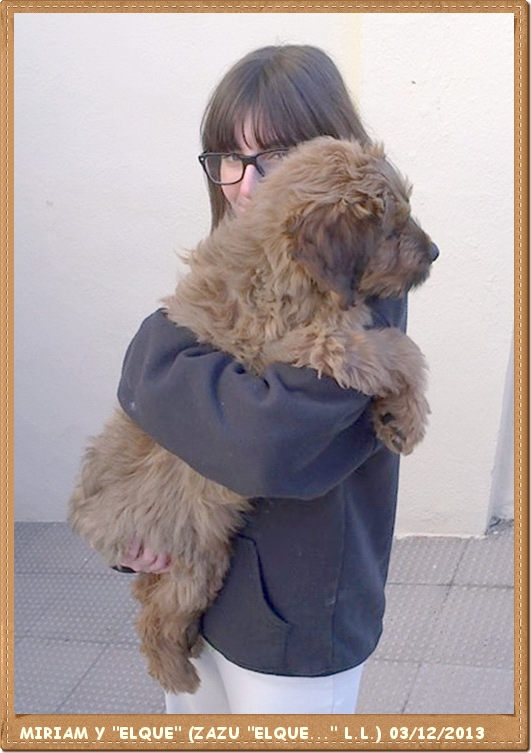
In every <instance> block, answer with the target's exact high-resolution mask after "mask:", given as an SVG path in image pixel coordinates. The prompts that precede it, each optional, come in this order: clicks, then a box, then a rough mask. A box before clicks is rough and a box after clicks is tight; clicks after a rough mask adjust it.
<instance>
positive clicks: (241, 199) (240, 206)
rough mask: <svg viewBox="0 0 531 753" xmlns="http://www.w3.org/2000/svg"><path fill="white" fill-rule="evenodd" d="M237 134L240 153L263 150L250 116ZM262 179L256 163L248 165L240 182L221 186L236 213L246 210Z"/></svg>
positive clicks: (245, 153) (245, 154)
mask: <svg viewBox="0 0 531 753" xmlns="http://www.w3.org/2000/svg"><path fill="white" fill-rule="evenodd" d="M235 136H236V143H237V145H238V152H239V154H242V155H243V156H245V157H248V156H251V155H253V154H256V153H257V152H261V151H263V147H260V146H259V145H258V144H257V143H256V139H255V137H254V133H253V129H252V125H251V118H250V117H247V118H246V119H245V120H244V123H243V127H242V128H241V130H240V132H239V133H238V132H237V133H236V134H235ZM260 180H261V175H260V174H259V173H258V171H257V169H256V167H255V166H254V165H247V167H246V168H245V173H244V176H243V178H242V180H241V181H240V182H239V183H234V184H232V185H227V186H221V190H222V191H223V195H224V196H225V198H226V200H227V201H228V203H229V205H230V207H231V209H232V211H233V212H234V214H236V215H237V214H241V213H242V212H244V211H245V209H246V207H247V205H248V203H249V201H250V199H251V196H252V195H253V193H254V191H255V189H256V187H257V185H258V183H259V181H260Z"/></svg>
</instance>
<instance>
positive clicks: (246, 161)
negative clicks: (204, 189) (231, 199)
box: [197, 147, 289, 186]
mask: <svg viewBox="0 0 531 753" xmlns="http://www.w3.org/2000/svg"><path fill="white" fill-rule="evenodd" d="M288 151H289V148H288V147H280V148H279V149H264V150H263V151H261V152H256V154H249V155H246V154H240V153H239V152H203V153H202V154H200V155H199V156H198V158H197V159H198V160H199V162H200V163H201V167H202V168H203V170H204V171H205V175H206V176H207V178H208V180H209V181H210V182H211V183H213V184H214V185H215V186H235V185H236V184H237V183H241V181H242V180H243V179H244V177H245V171H246V170H247V167H248V166H249V165H254V167H255V168H256V171H257V173H258V174H259V175H260V177H262V178H264V177H265V175H266V174H265V172H264V171H263V169H262V168H261V167H260V165H259V164H258V158H259V157H261V156H262V155H264V154H273V153H275V152H288ZM231 155H235V156H237V157H239V159H240V161H241V163H242V165H243V172H242V176H241V178H238V180H231V181H228V182H227V181H218V180H214V179H213V178H211V177H210V175H209V174H208V171H207V168H206V159H207V157H230V156H231Z"/></svg>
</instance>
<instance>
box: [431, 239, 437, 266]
mask: <svg viewBox="0 0 531 753" xmlns="http://www.w3.org/2000/svg"><path fill="white" fill-rule="evenodd" d="M429 253H430V263H431V264H433V262H434V261H435V260H436V259H437V257H438V256H439V249H438V248H437V246H436V245H435V243H431V244H430V252H429Z"/></svg>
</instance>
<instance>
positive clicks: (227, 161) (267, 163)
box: [204, 150, 286, 185]
mask: <svg viewBox="0 0 531 753" xmlns="http://www.w3.org/2000/svg"><path fill="white" fill-rule="evenodd" d="M285 154H286V151H285V150H283V151H271V152H263V153H262V154H258V155H255V156H254V158H253V159H251V160H250V161H249V159H245V160H244V161H242V158H241V157H240V155H238V154H207V155H205V160H204V165H205V170H206V172H207V175H208V177H209V178H210V180H212V181H213V182H214V183H218V184H221V185H227V184H230V183H239V182H240V180H242V178H243V176H244V173H245V167H246V165H248V164H250V163H254V164H255V166H256V167H257V168H258V170H259V172H260V173H261V174H263V175H267V174H268V173H269V172H271V170H272V169H274V168H275V167H276V166H277V165H278V164H279V163H280V162H281V160H282V157H284V156H285Z"/></svg>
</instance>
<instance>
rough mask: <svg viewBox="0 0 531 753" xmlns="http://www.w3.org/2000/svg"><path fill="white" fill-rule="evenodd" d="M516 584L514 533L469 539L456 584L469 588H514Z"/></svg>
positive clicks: (458, 570)
mask: <svg viewBox="0 0 531 753" xmlns="http://www.w3.org/2000/svg"><path fill="white" fill-rule="evenodd" d="M513 582H514V532H513V531H506V532H503V533H499V534H490V535H489V536H485V537H484V538H482V539H469V540H468V541H467V542H466V549H465V552H464V554H463V557H462V559H461V562H460V563H459V566H458V568H457V572H456V575H455V579H454V583H455V584H456V585H469V586H509V587H510V586H512V585H513Z"/></svg>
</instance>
